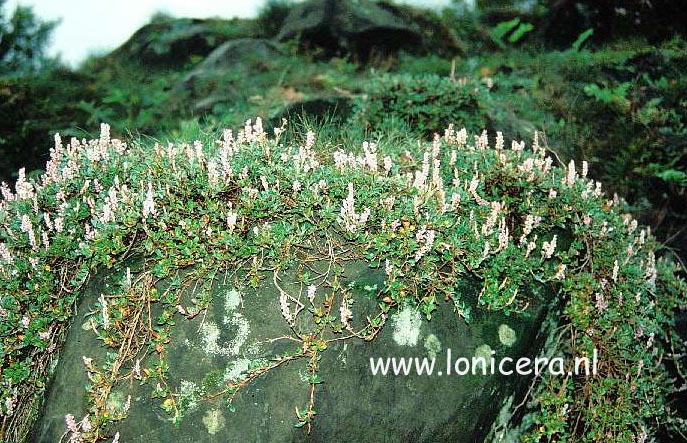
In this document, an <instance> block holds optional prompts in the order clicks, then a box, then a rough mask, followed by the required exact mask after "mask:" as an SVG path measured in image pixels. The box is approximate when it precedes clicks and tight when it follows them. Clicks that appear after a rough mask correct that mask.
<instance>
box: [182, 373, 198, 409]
mask: <svg viewBox="0 0 687 443" xmlns="http://www.w3.org/2000/svg"><path fill="white" fill-rule="evenodd" d="M201 394H202V390H201V389H200V387H198V385H197V384H195V383H194V382H192V381H189V380H181V383H180V384H179V401H180V402H181V403H182V404H185V406H186V410H187V411H188V412H191V411H194V410H195V409H196V408H197V407H198V398H199V397H200V396H201Z"/></svg>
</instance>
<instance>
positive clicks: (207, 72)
mask: <svg viewBox="0 0 687 443" xmlns="http://www.w3.org/2000/svg"><path fill="white" fill-rule="evenodd" d="M281 54H282V51H281V49H280V48H279V46H278V45H277V44H276V43H274V42H272V41H270V40H265V39H254V38H241V39H235V40H230V41H227V42H225V43H223V44H222V45H220V46H218V47H217V48H216V49H215V50H213V51H212V52H211V53H210V54H209V55H208V56H207V57H206V58H205V59H204V60H203V61H202V62H201V63H200V64H199V65H198V66H197V67H196V68H195V69H193V71H191V72H190V73H189V74H188V75H187V76H186V77H185V78H184V79H183V80H181V81H180V82H179V83H178V84H177V85H176V88H177V90H180V91H184V92H185V93H186V94H184V95H182V97H190V98H191V99H193V100H195V105H194V110H195V111H200V112H207V111H209V110H211V109H212V107H213V106H214V105H216V104H218V103H222V102H226V101H230V100H232V96H231V94H229V91H230V90H232V87H231V86H232V85H233V84H234V83H235V82H236V81H237V80H239V79H244V78H247V77H250V76H251V75H252V74H255V73H258V72H263V71H265V70H269V69H271V68H272V63H273V61H272V60H273V58H274V57H276V56H278V55H281Z"/></svg>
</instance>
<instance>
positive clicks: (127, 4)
mask: <svg viewBox="0 0 687 443" xmlns="http://www.w3.org/2000/svg"><path fill="white" fill-rule="evenodd" d="M263 3H264V0H254V1H251V0H248V1H246V0H193V1H190V0H119V1H111V0H9V1H8V2H7V3H6V4H5V11H6V12H11V11H13V10H14V8H15V7H16V5H17V4H21V5H24V6H31V7H33V11H34V12H35V13H36V15H38V16H39V17H40V18H42V19H45V20H53V19H61V22H60V24H59V25H58V27H57V28H56V29H55V31H54V32H53V39H52V43H51V45H50V49H49V51H48V53H49V54H50V55H57V54H60V55H61V57H62V60H63V61H65V62H67V63H68V64H70V65H72V66H76V65H78V63H79V62H81V61H83V60H84V59H85V58H86V56H88V55H89V54H102V53H105V52H108V51H110V50H112V49H114V48H116V47H118V46H119V45H121V44H122V43H124V42H125V41H126V40H127V39H128V38H129V37H130V36H131V35H132V34H133V33H134V32H135V31H136V30H137V29H138V28H140V27H141V26H143V25H144V24H146V23H147V22H148V20H149V19H150V17H151V16H152V15H153V14H154V13H156V12H166V13H169V14H171V15H173V16H175V17H195V18H206V17H223V18H231V17H254V16H256V15H257V13H258V11H259V10H260V7H261V6H262V5H263ZM401 3H409V4H415V5H423V6H428V7H442V6H446V5H448V4H450V3H451V1H450V0H404V1H401Z"/></svg>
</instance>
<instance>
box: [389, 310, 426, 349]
mask: <svg viewBox="0 0 687 443" xmlns="http://www.w3.org/2000/svg"><path fill="white" fill-rule="evenodd" d="M421 325H422V317H421V316H420V313H419V312H418V311H416V310H415V309H413V308H411V307H409V306H406V307H405V308H403V309H402V310H401V311H400V312H398V313H397V314H396V315H394V317H393V337H394V341H395V342H396V344H397V345H399V346H416V345H417V340H418V338H419V337H420V326H421Z"/></svg>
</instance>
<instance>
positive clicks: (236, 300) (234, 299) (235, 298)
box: [224, 289, 241, 314]
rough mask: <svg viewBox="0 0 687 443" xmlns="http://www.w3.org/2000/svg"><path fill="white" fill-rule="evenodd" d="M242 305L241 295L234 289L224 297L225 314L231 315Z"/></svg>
mask: <svg viewBox="0 0 687 443" xmlns="http://www.w3.org/2000/svg"><path fill="white" fill-rule="evenodd" d="M240 305H241V293H240V292H239V291H237V290H236V289H232V290H231V291H229V292H227V293H226V294H225V295H224V312H225V313H227V314H228V313H230V312H233V311H234V310H236V308H238V307H239V306H240Z"/></svg>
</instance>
